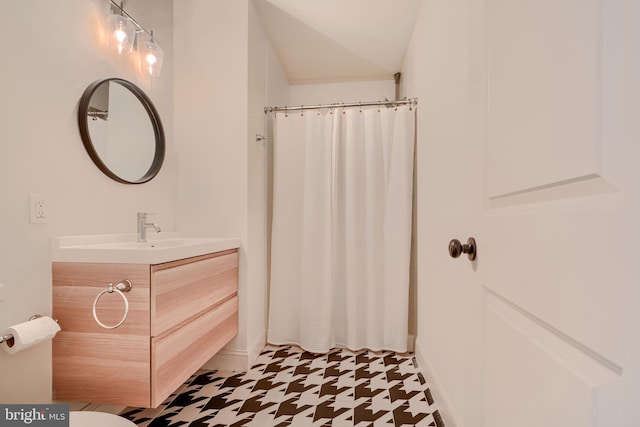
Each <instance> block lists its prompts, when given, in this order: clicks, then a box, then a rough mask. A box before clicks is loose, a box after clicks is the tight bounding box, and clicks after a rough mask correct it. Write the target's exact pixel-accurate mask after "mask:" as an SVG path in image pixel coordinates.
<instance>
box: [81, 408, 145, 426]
mask: <svg viewBox="0 0 640 427" xmlns="http://www.w3.org/2000/svg"><path fill="white" fill-rule="evenodd" d="M69 427H135V424H134V423H133V422H131V421H129V420H128V419H126V418H122V417H120V416H118V415H114V414H107V413H106V412H96V411H70V412H69Z"/></svg>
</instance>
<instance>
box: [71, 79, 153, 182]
mask: <svg viewBox="0 0 640 427" xmlns="http://www.w3.org/2000/svg"><path fill="white" fill-rule="evenodd" d="M78 125H79V127H80V136H81V137H82V143H83V144H84V147H85V149H86V150H87V153H89V156H90V157H91V160H93V162H94V163H95V164H96V166H98V168H99V169H100V170H101V171H102V172H103V173H104V174H105V175H107V176H108V177H110V178H111V179H114V180H116V181H118V182H121V183H125V184H142V183H145V182H147V181H149V180H151V179H152V178H153V177H155V176H156V175H157V174H158V172H159V171H160V168H161V167H162V163H163V162H164V155H165V137H164V130H163V128H162V122H161V121H160V116H159V115H158V111H157V110H156V108H155V107H154V105H153V103H152V102H151V99H149V97H148V96H147V95H146V94H145V93H144V92H143V91H142V89H140V88H139V87H138V86H136V85H135V84H133V83H131V82H130V81H127V80H124V79H119V78H110V79H103V80H97V81H95V82H93V83H92V84H90V85H89V87H87V89H86V90H85V91H84V93H83V94H82V97H81V98H80V104H79V106H78Z"/></svg>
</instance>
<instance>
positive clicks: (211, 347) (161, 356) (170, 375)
mask: <svg viewBox="0 0 640 427" xmlns="http://www.w3.org/2000/svg"><path fill="white" fill-rule="evenodd" d="M237 332H238V297H237V296H233V297H231V298H230V299H228V300H227V301H225V302H223V303H222V304H219V305H217V306H216V307H214V308H213V309H211V310H209V311H206V312H205V313H203V314H201V315H200V316H198V317H196V318H195V319H193V320H191V321H189V322H187V323H186V324H184V325H183V326H182V327H180V328H179V329H177V330H174V331H171V332H169V333H167V334H165V335H161V336H158V337H153V338H151V384H152V389H151V406H152V407H156V406H158V405H159V404H160V403H162V401H163V400H164V399H166V398H167V397H168V396H169V395H170V394H171V393H172V392H174V391H175V390H176V389H177V388H178V387H180V385H181V384H182V383H184V382H185V381H186V380H187V379H188V378H189V377H190V376H191V375H193V373H194V372H195V371H197V370H198V369H200V368H201V367H202V365H204V363H205V362H206V361H207V360H209V359H210V358H211V357H213V355H215V354H216V353H217V352H218V351H219V350H220V349H221V348H222V347H223V346H224V345H225V344H226V343H228V342H229V341H230V340H231V339H232V338H233V337H234V336H235V335H236V334H237Z"/></svg>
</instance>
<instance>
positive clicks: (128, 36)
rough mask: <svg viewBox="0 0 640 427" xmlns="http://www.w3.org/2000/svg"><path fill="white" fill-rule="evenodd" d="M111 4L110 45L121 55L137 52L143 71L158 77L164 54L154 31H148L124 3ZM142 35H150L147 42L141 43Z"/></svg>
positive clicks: (113, 0)
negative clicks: (126, 9) (127, 9)
mask: <svg viewBox="0 0 640 427" xmlns="http://www.w3.org/2000/svg"><path fill="white" fill-rule="evenodd" d="M109 1H110V2H111V14H110V15H109V20H108V24H109V45H110V46H114V48H115V50H116V51H117V52H118V54H120V55H124V54H127V55H128V54H130V53H132V52H134V51H137V52H138V54H139V55H140V64H141V67H142V70H143V71H145V72H147V73H149V74H150V75H151V76H153V77H158V76H159V75H160V71H161V70H162V61H163V59H164V52H163V50H162V47H161V46H160V44H158V42H157V41H156V39H155V38H154V36H153V30H152V31H147V30H145V29H144V27H143V26H142V25H140V24H139V23H138V21H136V20H135V19H134V18H133V17H132V16H131V15H129V14H128V13H127V12H126V11H125V10H124V8H123V3H122V2H121V3H120V4H117V3H116V2H115V0H109ZM140 33H143V34H145V35H148V36H149V38H148V39H147V40H146V41H140V40H139V39H140Z"/></svg>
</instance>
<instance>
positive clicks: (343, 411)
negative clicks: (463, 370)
mask: <svg viewBox="0 0 640 427" xmlns="http://www.w3.org/2000/svg"><path fill="white" fill-rule="evenodd" d="M120 415H122V416H124V417H126V418H128V419H130V420H132V421H133V422H134V423H136V424H137V425H138V426H139V427H179V426H188V427H224V426H231V427H251V426H257V427H270V426H273V427H276V426H277V427H285V426H292V427H306V426H314V427H316V426H317V427H328V426H332V427H346V426H349V427H364V426H367V427H371V426H373V427H377V426H396V427H397V426H418V427H421V426H435V427H444V423H443V422H442V419H441V417H440V414H439V413H438V409H437V405H436V404H435V403H434V401H433V398H432V397H431V392H430V390H429V386H428V384H427V383H426V381H425V379H424V377H423V376H422V374H421V373H420V372H419V370H418V369H417V363H416V361H415V359H414V358H413V357H411V356H410V355H399V354H396V353H393V352H389V351H383V352H372V351H367V350H363V351H357V352H353V351H350V350H345V349H335V350H332V351H331V352H329V353H328V354H312V353H308V352H305V351H303V350H301V349H300V348H298V347H295V346H267V347H266V348H265V350H264V351H263V352H262V354H261V355H260V356H259V357H258V360H257V361H256V363H255V365H254V366H253V367H252V368H251V369H250V370H249V371H248V372H243V373H229V372H219V371H198V372H197V373H196V374H195V375H194V376H192V377H191V378H190V379H189V381H187V382H186V383H185V384H184V385H183V386H182V387H181V388H180V389H179V390H177V391H176V393H174V394H173V395H171V396H170V397H169V398H168V399H167V400H166V401H165V402H164V403H163V404H162V405H160V406H159V407H158V408H155V409H140V408H127V409H126V410H125V411H123V412H122V413H121V414H120Z"/></svg>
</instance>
